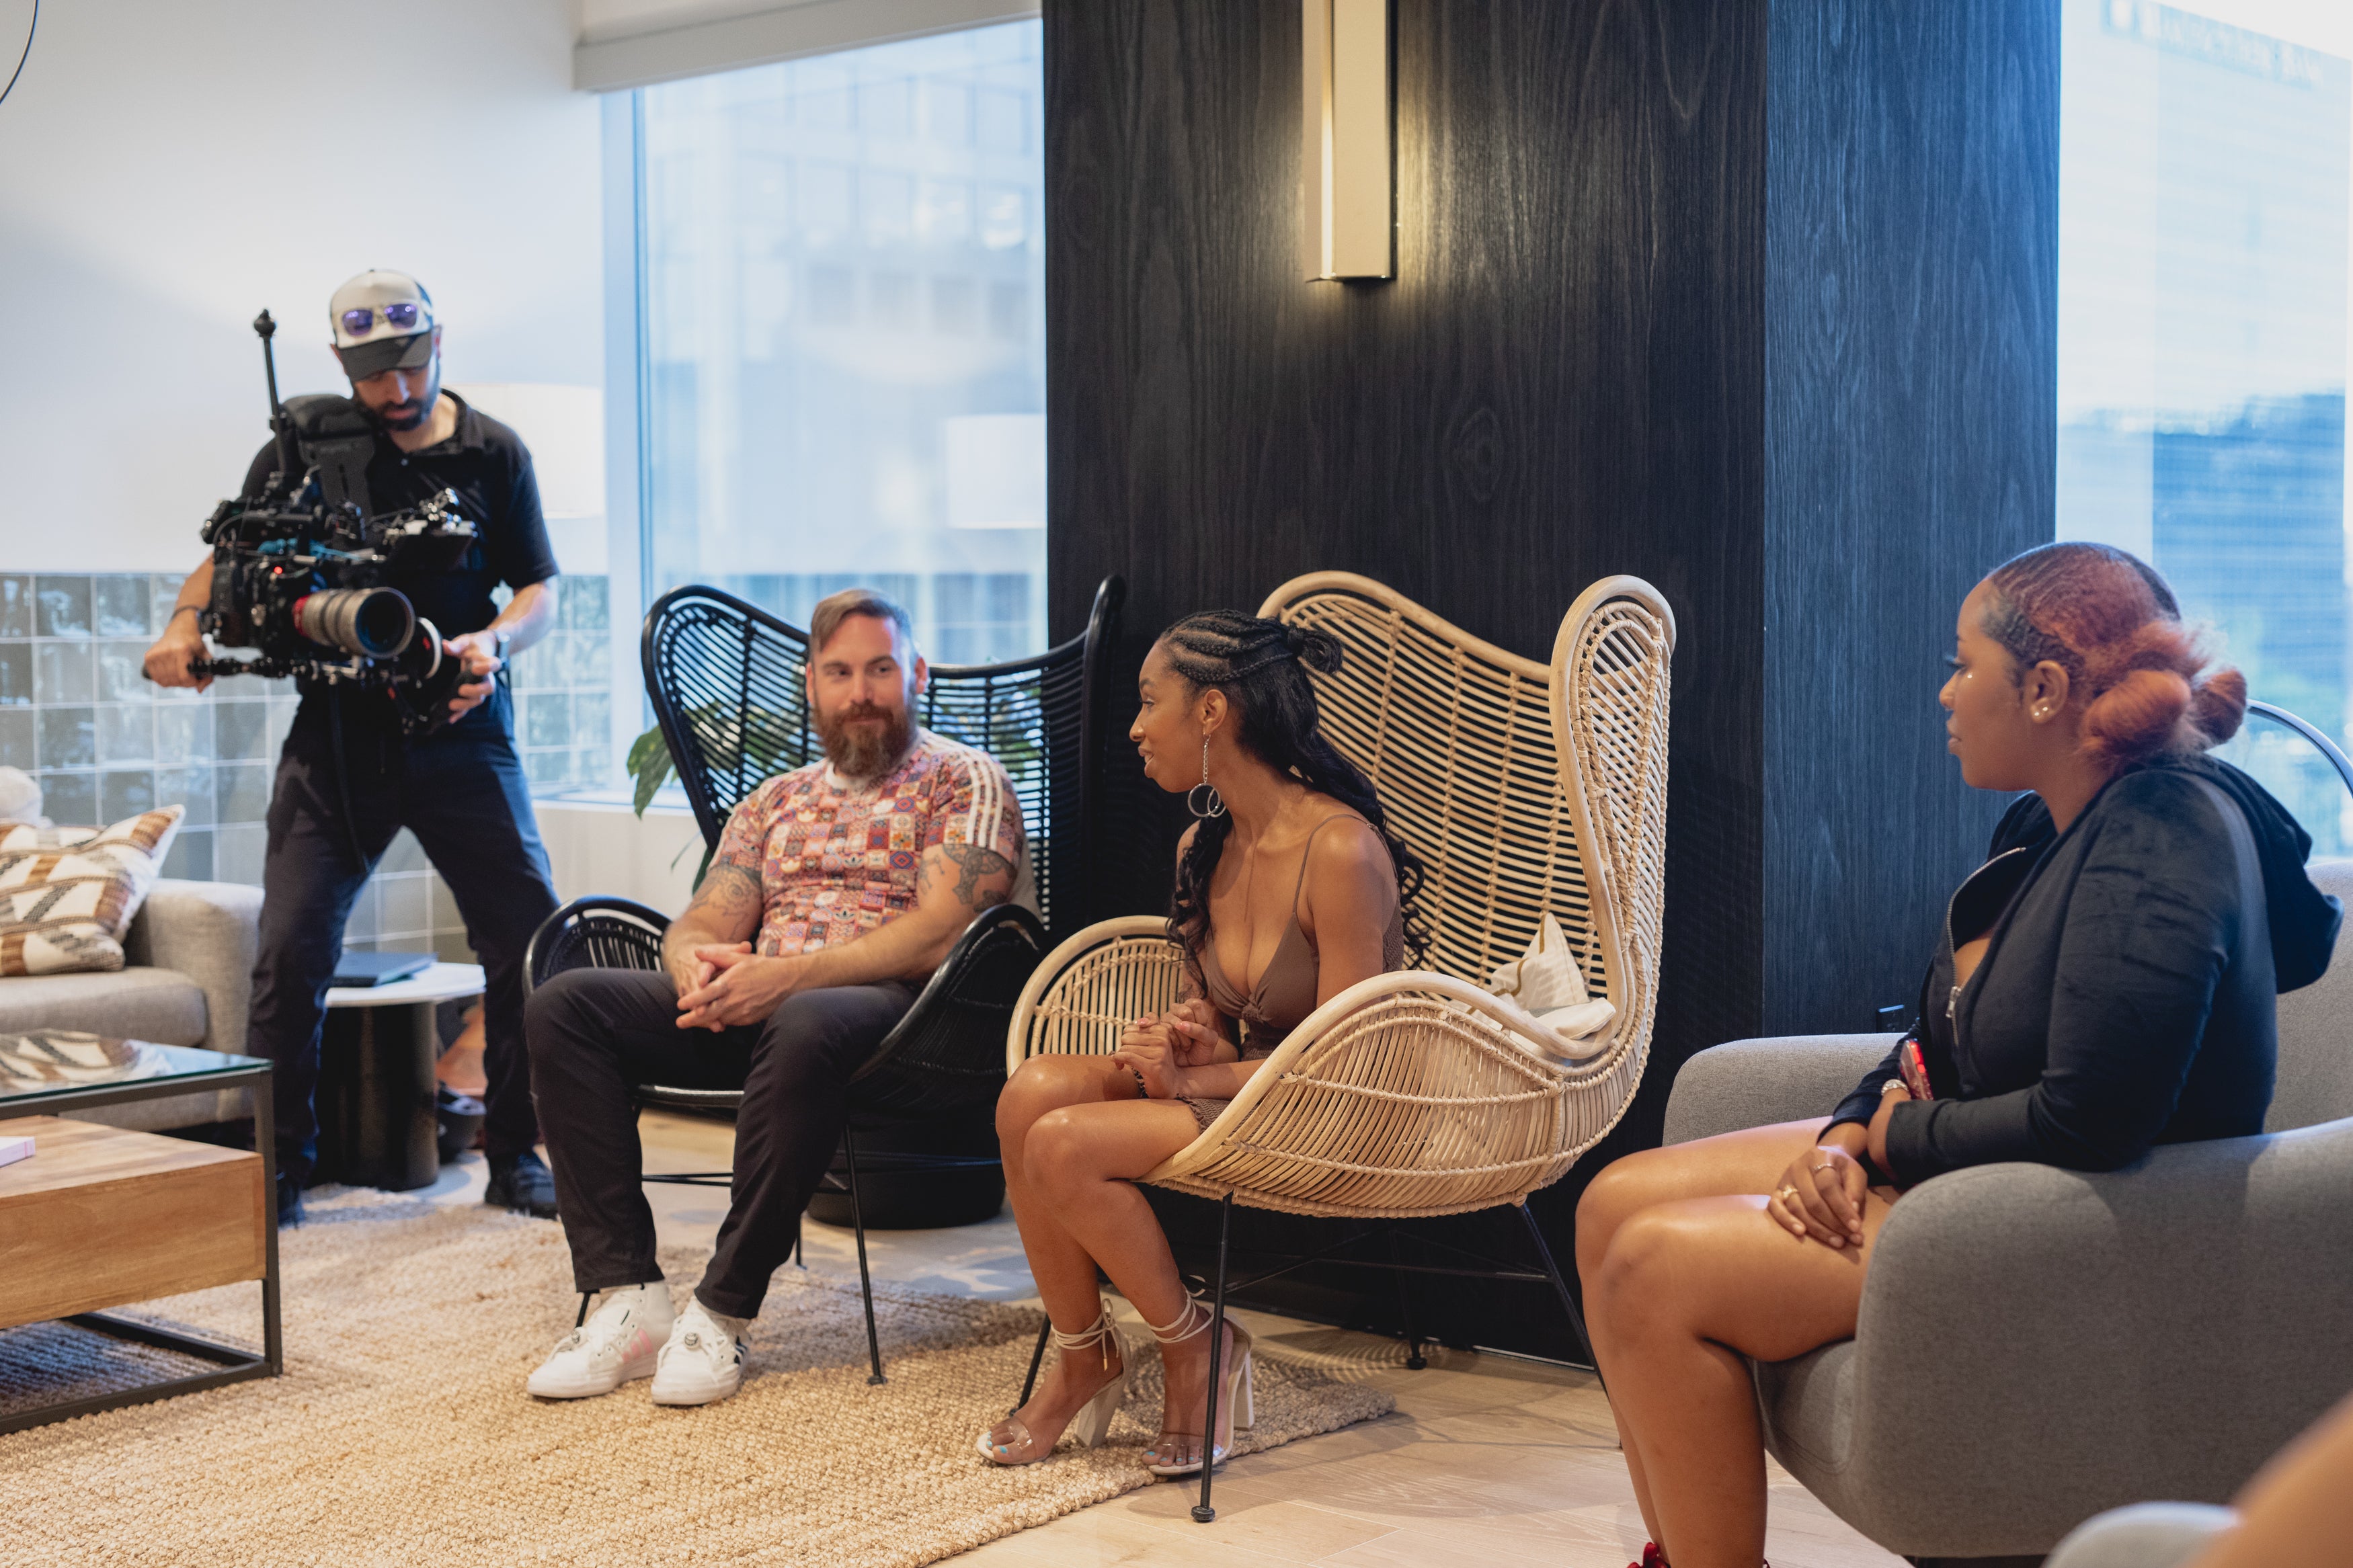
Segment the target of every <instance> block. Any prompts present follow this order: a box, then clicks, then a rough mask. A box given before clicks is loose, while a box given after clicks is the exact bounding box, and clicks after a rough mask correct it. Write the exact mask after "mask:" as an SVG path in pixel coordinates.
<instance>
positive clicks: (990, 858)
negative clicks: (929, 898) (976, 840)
mask: <svg viewBox="0 0 2353 1568" xmlns="http://www.w3.org/2000/svg"><path fill="white" fill-rule="evenodd" d="M940 853H941V854H943V855H944V856H946V857H947V858H949V859H950V860H952V861H954V862H955V867H956V885H955V897H956V901H957V902H958V903H960V904H962V905H964V907H965V908H966V909H968V910H972V911H973V912H975V913H978V912H979V911H980V910H990V909H995V908H996V907H997V905H999V904H1001V903H1004V902H1005V901H1006V900H1007V898H1008V894H1007V893H1005V892H1003V891H1001V890H1000V889H996V888H988V889H983V888H982V887H981V885H980V884H981V882H982V880H983V879H989V878H997V877H1007V876H1010V875H1011V874H1012V871H1013V862H1012V861H1010V860H1008V859H1007V858H1005V857H1004V856H1002V855H999V854H998V853H997V851H996V850H994V849H991V848H989V847H987V846H986V845H982V844H943V845H941V846H940Z"/></svg>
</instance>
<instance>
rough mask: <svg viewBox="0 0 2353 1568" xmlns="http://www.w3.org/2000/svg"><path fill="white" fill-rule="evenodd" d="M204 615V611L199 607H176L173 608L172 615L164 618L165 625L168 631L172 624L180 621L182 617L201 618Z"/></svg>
mask: <svg viewBox="0 0 2353 1568" xmlns="http://www.w3.org/2000/svg"><path fill="white" fill-rule="evenodd" d="M203 614H204V611H203V610H202V609H201V608H200V607H199V606H197V605H174V606H173V609H172V613H171V614H170V615H168V616H164V626H165V627H166V628H167V629H168V628H169V627H170V626H171V624H172V623H173V622H174V621H176V620H178V619H179V618H180V617H181V616H201V615H203Z"/></svg>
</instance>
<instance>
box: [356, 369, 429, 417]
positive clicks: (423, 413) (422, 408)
mask: <svg viewBox="0 0 2353 1568" xmlns="http://www.w3.org/2000/svg"><path fill="white" fill-rule="evenodd" d="M440 398H441V356H440V355H439V354H438V353H437V354H435V355H434V356H433V374H431V375H430V376H428V377H427V378H426V382H425V391H424V394H423V395H421V396H419V397H418V398H417V403H416V412H415V413H413V414H386V413H385V412H383V411H382V410H380V409H375V408H369V407H368V406H367V405H365V404H362V405H360V406H361V408H362V409H363V410H364V412H365V413H366V415H367V416H368V417H369V418H370V419H373V420H375V422H376V423H377V424H378V425H380V426H383V427H384V428H385V429H386V430H414V429H416V428H417V426H420V425H423V424H424V423H425V422H426V421H427V419H430V418H432V417H433V405H435V404H436V403H438V402H439V401H440ZM402 406H404V407H406V406H407V405H402Z"/></svg>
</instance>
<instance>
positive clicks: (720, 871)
mask: <svg viewBox="0 0 2353 1568" xmlns="http://www.w3.org/2000/svg"><path fill="white" fill-rule="evenodd" d="M764 904H765V900H764V899H763V897H762V894H761V890H760V874H759V872H757V871H755V870H754V869H752V868H750V867H748V866H739V865H737V864H736V863H735V862H734V861H733V860H713V861H712V863H711V869H710V870H709V871H707V872H705V873H704V874H703V878H702V886H701V887H699V888H697V889H694V897H693V899H692V900H690V901H689V902H688V904H687V906H686V912H685V913H684V914H682V915H681V916H679V917H678V919H676V920H674V921H670V930H669V931H665V932H663V933H662V962H663V963H664V964H665V965H667V964H669V963H673V962H675V960H676V959H677V956H678V954H679V953H680V952H682V951H684V945H683V944H684V931H685V928H686V927H687V925H688V923H689V921H692V920H694V919H695V918H696V917H698V916H699V917H701V918H702V919H703V920H704V921H709V922H710V923H711V924H712V925H715V926H717V927H718V928H719V929H720V930H722V931H736V930H740V929H742V928H743V927H744V925H745V924H747V923H748V924H749V925H750V927H751V931H752V934H753V935H754V936H755V937H756V936H757V935H758V933H759V929H760V914H761V910H762V909H763V907H764Z"/></svg>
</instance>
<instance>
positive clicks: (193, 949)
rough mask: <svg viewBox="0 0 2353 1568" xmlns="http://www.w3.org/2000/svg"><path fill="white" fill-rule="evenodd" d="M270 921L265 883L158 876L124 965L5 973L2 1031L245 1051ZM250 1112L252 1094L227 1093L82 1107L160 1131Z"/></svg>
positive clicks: (87, 1116)
mask: <svg viewBox="0 0 2353 1568" xmlns="http://www.w3.org/2000/svg"><path fill="white" fill-rule="evenodd" d="M260 928H261V889H259V888H248V887H244V886H241V885H239V884H237V883H234V882H184V881H179V880H176V879H169V878H167V879H164V880H162V881H159V882H157V883H156V884H155V887H154V890H153V892H151V893H149V894H148V895H147V901H146V902H145V903H144V904H142V905H141V906H140V910H139V913H138V916H137V918H135V919H134V920H132V922H131V930H130V932H129V933H128V935H127V937H126V938H125V940H124V942H123V952H124V956H125V958H126V959H127V960H128V963H126V965H125V966H124V967H123V968H121V969H120V970H116V971H112V972H111V973H73V974H29V975H12V976H9V977H7V978H5V979H0V1034H16V1033H19V1032H21V1031H24V1030H27V1029H82V1030H87V1031H89V1032H90V1033H91V1034H94V1035H109V1036H114V1037H121V1038H128V1039H140V1040H154V1041H157V1042H159V1043H161V1044H163V1045H167V1046H203V1047H207V1048H209V1049H212V1050H216V1051H242V1050H244V1049H245V1026H246V1019H247V1016H248V1012H249V1011H250V1003H251V999H252V994H253V959H254V950H255V947H256V945H257V944H258V942H259V934H260ZM246 1113H247V1112H246V1110H245V1109H244V1097H243V1096H242V1094H240V1093H222V1094H216V1095H209V1096H188V1097H184V1098H182V1099H177V1100H153V1101H142V1102H138V1103H134V1104H132V1105H123V1106H109V1107H104V1108H101V1109H100V1110H90V1111H82V1112H78V1113H77V1115H78V1116H79V1117H80V1118H81V1119H83V1120H87V1121H107V1122H110V1123H112V1124H113V1125H116V1126H126V1127H141V1128H150V1129H155V1128H164V1127H185V1126H191V1125H194V1124H195V1123H197V1122H203V1121H227V1120H229V1119H230V1118H233V1117H237V1116H243V1115H245V1114H246Z"/></svg>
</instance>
